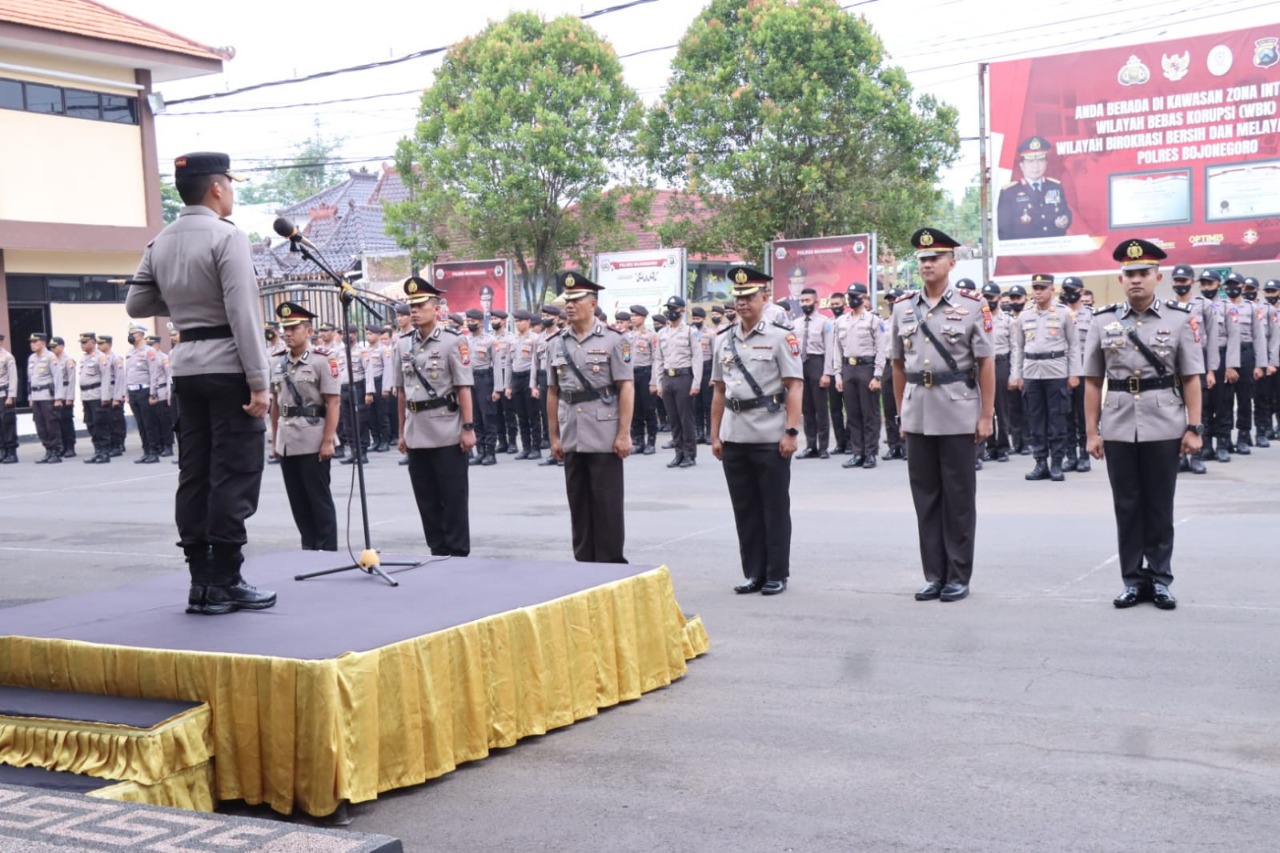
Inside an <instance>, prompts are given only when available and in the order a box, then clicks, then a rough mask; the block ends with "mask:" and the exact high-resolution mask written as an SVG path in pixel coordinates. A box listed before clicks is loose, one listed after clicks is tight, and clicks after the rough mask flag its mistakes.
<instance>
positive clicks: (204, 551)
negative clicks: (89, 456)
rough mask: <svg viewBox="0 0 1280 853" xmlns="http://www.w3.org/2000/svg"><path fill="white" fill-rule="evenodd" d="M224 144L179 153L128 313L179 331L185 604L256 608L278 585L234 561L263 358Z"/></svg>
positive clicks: (255, 487)
mask: <svg viewBox="0 0 1280 853" xmlns="http://www.w3.org/2000/svg"><path fill="white" fill-rule="evenodd" d="M230 169H231V158H229V157H228V156H227V155H226V154H217V153H197V154H187V155H185V156H183V157H179V158H177V159H176V160H175V161H174V182H175V183H176V184H177V189H178V194H179V195H180V196H181V197H182V201H183V203H184V205H185V206H184V207H183V208H182V210H181V211H179V213H178V219H177V221H176V222H174V223H173V224H171V225H169V226H168V227H166V228H165V229H164V230H163V231H162V232H160V234H159V236H157V237H156V238H155V240H153V241H152V242H151V243H150V245H148V246H147V249H146V251H145V252H143V255H142V263H141V264H140V265H139V266H138V271H137V273H136V274H135V276H134V282H133V284H132V285H131V286H130V287H129V295H128V297H127V299H126V301H125V309H126V310H127V311H128V312H129V316H130V317H136V318H145V317H155V316H167V317H171V318H173V323H174V326H175V327H176V328H177V329H178V330H179V331H180V332H181V343H180V344H178V346H177V347H176V348H175V349H174V351H173V354H172V356H171V359H170V366H171V368H172V371H173V384H174V392H175V393H176V394H177V396H178V400H179V405H180V406H181V411H180V415H179V424H180V426H179V430H180V432H179V437H178V455H179V462H180V465H179V470H178V491H177V495H176V496H175V500H174V503H175V512H174V515H175V517H176V519H177V523H178V536H179V544H180V545H181V547H182V550H183V552H184V553H185V554H186V556H187V562H188V563H189V565H190V569H191V592H190V595H189V596H188V606H187V612H189V613H204V614H219V613H230V612H232V611H234V610H242V609H247V610H261V609H263V608H267V607H271V606H272V605H273V604H275V602H276V596H275V593H273V592H268V591H266V590H257V589H254V588H253V587H252V586H250V585H249V584H247V583H245V581H244V578H243V576H242V575H241V573H240V565H241V563H243V562H244V557H243V555H242V553H241V549H242V548H243V547H244V544H245V542H246V541H247V536H246V534H245V519H247V518H248V517H249V516H251V515H253V513H254V512H255V511H256V510H257V508H258V495H259V492H260V490H261V487H262V471H263V461H264V458H265V448H264V443H265V442H264V436H265V433H266V428H267V425H266V421H264V420H263V416H264V415H265V414H266V413H267V406H268V404H269V402H270V399H271V392H270V387H269V386H270V365H269V364H268V363H267V350H266V343H265V342H264V340H263V337H262V326H261V323H262V313H261V312H262V309H261V307H260V305H259V302H258V282H257V279H256V277H255V276H254V272H253V252H252V250H251V247H250V245H249V238H248V237H247V236H246V235H245V233H244V232H243V231H241V230H239V229H238V228H236V227H235V226H234V225H233V224H231V223H230V222H228V221H227V220H226V219H225V217H227V216H229V215H231V210H232V208H233V207H234V204H235V190H234V188H233V186H234V185H233V181H234V180H235V176H234V175H232V174H231V171H230Z"/></svg>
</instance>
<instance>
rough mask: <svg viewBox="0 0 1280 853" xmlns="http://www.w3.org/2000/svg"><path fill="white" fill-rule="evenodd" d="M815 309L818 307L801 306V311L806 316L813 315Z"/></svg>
mask: <svg viewBox="0 0 1280 853" xmlns="http://www.w3.org/2000/svg"><path fill="white" fill-rule="evenodd" d="M815 307H816V306H814V305H801V306H800V310H801V311H803V312H804V313H806V314H812V313H813V309H814V308H815Z"/></svg>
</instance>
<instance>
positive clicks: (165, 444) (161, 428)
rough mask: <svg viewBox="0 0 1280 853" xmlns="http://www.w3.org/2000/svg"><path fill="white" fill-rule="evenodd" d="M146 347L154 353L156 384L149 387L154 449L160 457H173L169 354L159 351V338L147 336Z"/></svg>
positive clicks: (157, 336)
mask: <svg viewBox="0 0 1280 853" xmlns="http://www.w3.org/2000/svg"><path fill="white" fill-rule="evenodd" d="M147 345H148V346H150V347H151V348H152V349H153V350H155V353H156V384H155V385H153V386H151V409H152V411H154V412H155V414H156V429H157V434H156V445H155V446H156V448H157V450H158V451H159V452H158V455H160V456H172V455H173V407H172V406H170V405H169V403H170V400H171V397H172V394H171V393H170V389H169V383H170V382H171V379H170V377H169V354H168V353H167V352H165V351H164V350H162V349H160V336H159V335H148V336H147Z"/></svg>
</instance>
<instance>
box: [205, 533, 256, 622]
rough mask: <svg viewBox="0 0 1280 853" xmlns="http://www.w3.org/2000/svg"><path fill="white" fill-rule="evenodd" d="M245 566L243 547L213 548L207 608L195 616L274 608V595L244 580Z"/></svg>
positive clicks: (221, 546)
mask: <svg viewBox="0 0 1280 853" xmlns="http://www.w3.org/2000/svg"><path fill="white" fill-rule="evenodd" d="M243 562H244V555H242V554H241V553H240V546H238V545H214V546H213V552H212V557H211V560H210V564H211V566H210V571H209V585H208V587H206V589H205V597H204V605H203V606H202V607H200V608H199V609H197V610H196V611H194V612H196V613H203V614H206V615H211V616H212V615H220V614H223V613H234V612H235V611H237V610H266V609H267V608H268V607H272V606H274V605H275V603H276V594H275V593H274V592H271V591H270V590H265V589H263V590H260V589H256V588H254V587H252V586H250V585H249V584H248V583H246V582H245V579H244V578H243V577H241V575H240V565H241V564H242V563H243Z"/></svg>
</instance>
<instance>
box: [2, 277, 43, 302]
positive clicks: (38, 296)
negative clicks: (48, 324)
mask: <svg viewBox="0 0 1280 853" xmlns="http://www.w3.org/2000/svg"><path fill="white" fill-rule="evenodd" d="M5 288H6V290H7V291H8V297H9V301H10V302H47V301H48V300H47V299H46V298H45V292H44V276H40V275H9V276H6V277H5Z"/></svg>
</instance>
